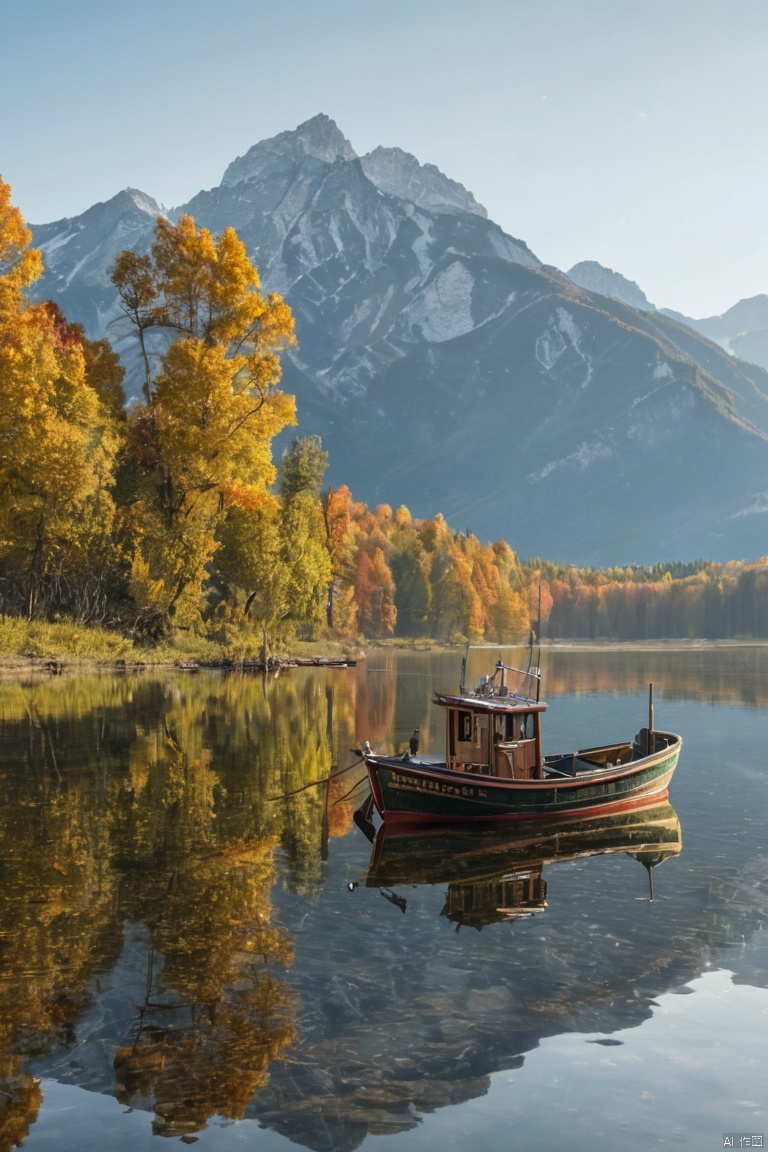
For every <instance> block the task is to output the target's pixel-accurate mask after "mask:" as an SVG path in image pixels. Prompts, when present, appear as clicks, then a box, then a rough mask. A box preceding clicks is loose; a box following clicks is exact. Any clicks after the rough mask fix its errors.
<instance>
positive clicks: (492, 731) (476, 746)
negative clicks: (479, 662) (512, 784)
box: [437, 662, 547, 780]
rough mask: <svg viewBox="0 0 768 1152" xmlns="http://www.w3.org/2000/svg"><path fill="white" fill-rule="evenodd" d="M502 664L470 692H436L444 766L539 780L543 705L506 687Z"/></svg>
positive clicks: (541, 759) (544, 705)
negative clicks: (442, 714) (442, 725)
mask: <svg viewBox="0 0 768 1152" xmlns="http://www.w3.org/2000/svg"><path fill="white" fill-rule="evenodd" d="M505 671H506V669H505V667H504V665H502V664H501V662H499V664H498V665H497V670H496V673H495V674H494V676H492V677H484V678H483V679H482V680H481V681H480V683H479V684H478V685H477V687H476V688H475V690H474V692H462V694H461V695H460V696H442V695H438V697H437V703H439V704H442V705H443V706H444V707H445V709H446V728H447V730H446V766H447V767H448V768H451V769H453V770H454V771H458V772H462V771H463V772H476V773H481V774H483V775H488V776H494V777H497V778H498V779H501V780H541V779H542V778H543V775H544V773H543V757H542V751H541V713H542V712H545V711H546V708H547V705H546V704H544V703H541V702H539V701H538V700H531V699H527V698H526V697H522V696H517V695H515V694H514V693H512V692H510V691H509V689H508V687H507V685H506V682H505V677H504V673H505Z"/></svg>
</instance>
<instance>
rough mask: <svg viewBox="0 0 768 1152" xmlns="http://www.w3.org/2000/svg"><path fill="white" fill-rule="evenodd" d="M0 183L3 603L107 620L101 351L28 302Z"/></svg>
mask: <svg viewBox="0 0 768 1152" xmlns="http://www.w3.org/2000/svg"><path fill="white" fill-rule="evenodd" d="M30 240H31V234H30V232H29V230H28V229H27V228H26V226H25V224H24V221H23V218H22V216H21V214H20V213H19V211H18V210H17V209H16V208H14V207H13V206H12V205H11V202H10V188H9V187H8V185H7V184H4V183H3V182H2V180H0V596H1V597H2V603H3V605H4V606H5V608H6V609H11V610H16V611H18V610H21V611H23V612H24V613H25V614H26V615H27V616H29V617H33V616H35V615H37V614H40V613H53V612H55V611H73V612H75V613H76V614H77V615H79V616H80V617H81V618H82V619H92V618H94V616H97V615H99V614H100V613H102V612H103V606H104V588H103V584H104V572H105V568H106V567H107V566H108V564H109V559H110V553H111V544H110V533H111V525H112V517H113V512H114V507H113V503H112V497H111V492H110V489H111V486H112V482H113V474H114V464H115V457H116V453H117V449H118V446H119V441H120V433H119V428H118V425H119V418H118V416H117V408H118V406H119V399H120V396H121V389H120V380H121V369H120V367H119V365H118V364H117V362H116V360H115V358H114V354H113V353H112V352H111V349H109V348H108V345H106V344H102V345H100V346H97V345H96V344H91V343H90V342H89V341H87V340H86V339H85V336H84V334H83V331H82V329H81V328H79V327H78V326H76V325H71V324H68V323H67V321H66V319H65V318H64V317H63V315H62V314H61V312H60V310H59V309H58V307H57V306H56V305H52V304H46V303H43V304H32V303H31V302H30V300H29V299H28V297H27V289H28V288H29V287H30V286H31V284H32V283H34V281H35V280H36V279H37V278H38V277H39V276H40V274H41V272H42V261H41V258H40V253H39V252H37V251H36V250H35V249H32V248H30V247H29V244H30Z"/></svg>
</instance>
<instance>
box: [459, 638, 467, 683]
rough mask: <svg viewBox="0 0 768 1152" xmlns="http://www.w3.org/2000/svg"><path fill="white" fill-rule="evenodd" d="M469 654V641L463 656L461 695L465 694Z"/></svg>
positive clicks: (460, 681)
mask: <svg viewBox="0 0 768 1152" xmlns="http://www.w3.org/2000/svg"><path fill="white" fill-rule="evenodd" d="M468 654H469V643H467V646H466V648H465V649H464V655H463V656H462V658H461V678H460V680H459V695H460V696H463V695H464V677H465V675H466V672H467V655H468Z"/></svg>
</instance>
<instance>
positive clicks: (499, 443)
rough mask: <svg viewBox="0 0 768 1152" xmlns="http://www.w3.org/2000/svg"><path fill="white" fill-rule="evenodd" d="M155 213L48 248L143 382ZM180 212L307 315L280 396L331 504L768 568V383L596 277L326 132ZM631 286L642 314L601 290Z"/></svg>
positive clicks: (280, 150) (382, 154)
mask: <svg viewBox="0 0 768 1152" xmlns="http://www.w3.org/2000/svg"><path fill="white" fill-rule="evenodd" d="M159 211H161V209H160V208H159V206H158V205H157V204H156V202H155V201H154V200H152V199H151V198H150V197H148V196H144V195H143V194H141V193H137V192H135V191H131V190H127V191H126V192H123V193H120V194H118V195H117V196H116V197H114V198H113V199H112V200H110V201H108V202H107V203H106V204H100V205H95V206H94V207H93V208H91V209H89V210H88V212H86V213H84V214H83V215H82V216H80V217H77V218H76V219H72V220H64V221H58V222H56V223H55V224H49V225H44V226H42V227H36V228H35V229H34V235H35V242H36V243H38V244H40V245H41V246H42V247H43V250H44V253H45V256H46V265H47V271H46V276H45V279H44V280H43V281H42V283H41V285H40V294H41V295H42V296H51V297H53V298H54V299H56V300H57V301H58V303H59V304H60V305H61V307H62V308H63V309H64V311H65V313H66V314H67V316H69V317H70V318H71V319H75V320H79V321H80V322H81V323H83V324H84V325H85V327H86V329H87V331H88V333H89V335H91V336H100V335H102V334H104V332H107V333H108V334H109V335H110V336H111V337H112V339H113V341H115V340H116V341H117V347H118V348H119V350H121V353H123V354H125V356H126V358H127V362H128V364H129V367H130V364H131V361H130V354H129V345H128V344H127V342H126V341H125V339H124V338H122V336H121V328H120V323H119V322H118V321H117V319H116V318H117V316H118V312H117V305H116V298H115V293H114V291H113V289H112V288H111V285H110V282H109V279H108V269H109V266H110V264H111V262H112V261H113V260H114V257H115V255H116V254H117V252H118V251H120V250H121V249H122V248H124V247H126V246H132V247H136V248H137V249H140V250H142V249H145V248H147V247H148V245H149V244H150V242H151V237H152V229H153V226H154V220H155V218H156V216H157V214H158V212H159ZM181 212H189V213H191V214H192V215H193V216H194V217H195V219H196V220H197V222H198V223H199V224H201V225H204V226H205V227H208V228H210V229H212V230H213V231H216V232H219V231H221V230H222V229H223V228H224V227H225V226H227V225H231V226H233V227H235V228H236V229H237V231H238V233H239V234H240V236H241V238H242V239H243V241H244V242H245V244H246V246H247V248H248V251H249V253H250V255H251V257H252V258H253V259H254V261H255V262H256V264H257V265H258V267H259V270H260V273H261V276H262V281H263V283H264V286H265V288H266V289H268V290H270V291H279V292H282V293H283V294H284V295H285V297H286V298H287V300H288V302H289V303H290V305H291V307H292V309H293V311H294V315H295V317H296V331H297V337H298V341H299V344H298V348H297V350H296V351H295V352H294V351H291V352H290V353H289V354H287V355H286V356H285V358H284V374H283V381H284V387H285V388H286V390H288V391H291V392H293V393H295V395H296V397H297V403H298V411H299V417H300V429H299V430H300V431H301V432H305V433H310V432H311V433H318V434H320V435H321V436H322V438H323V443H324V446H325V447H326V448H327V449H328V450H329V452H330V459H331V465H330V469H329V474H328V481H329V483H331V484H333V485H338V484H341V483H347V484H349V486H350V487H351V489H352V491H353V494H354V495H355V497H356V498H357V499H361V500H365V501H366V502H368V503H369V504H371V505H375V504H377V503H379V502H386V503H389V504H392V505H393V506H397V505H399V504H406V505H407V506H408V507H409V508H410V510H411V512H412V513H413V515H415V516H433V515H435V514H436V513H437V512H438V511H441V512H443V514H444V515H445V516H446V518H447V519H448V521H449V523H451V524H452V525H453V526H454V527H457V528H461V529H464V528H465V527H467V526H468V527H469V528H471V530H472V531H473V532H475V533H476V534H477V535H478V536H480V537H481V538H482V539H499V538H505V539H507V540H508V541H509V542H510V543H511V544H512V546H513V547H515V548H516V549H517V550H518V551H519V552H520V553H521V554H522V555H524V556H531V555H536V554H538V555H542V556H546V557H548V558H551V559H554V560H562V561H569V562H573V563H580V564H595V565H598V564H609V563H622V564H624V563H634V562H648V563H651V562H654V561H656V560H659V559H663V558H677V559H692V558H695V557H696V556H700V555H701V556H705V557H708V558H712V559H727V558H732V557H755V556H758V555H763V554H765V553H768V534H767V533H766V526H768V374H766V373H765V372H764V371H761V370H760V369H759V368H756V367H753V366H751V365H749V364H745V363H741V362H738V361H736V360H734V359H733V358H732V357H730V356H729V355H728V354H727V353H726V352H725V351H724V350H723V349H722V348H721V347H720V346H718V344H717V343H714V342H713V341H712V340H710V339H707V338H705V337H704V336H703V335H702V334H700V333H697V332H695V331H693V330H692V329H691V328H690V327H688V326H685V325H684V324H681V323H679V322H677V321H676V320H675V319H673V318H672V317H669V316H665V315H662V314H660V313H657V312H653V311H649V309H650V305H648V303H647V300H646V298H645V297H644V296H643V294H642V293H641V292H640V290H639V289H637V286H636V285H634V286H633V285H631V282H630V281H627V280H625V278H623V277H620V276H619V274H618V273H612V272H610V270H605V271H606V272H607V273H610V277H609V280H606V279H605V278H603V279H599V278H598V279H597V280H596V279H594V275H595V272H594V269H593V270H592V273H590V274H591V275H593V279H592V280H591V281H590V285H594V284H597V283H599V285H600V287H601V288H602V289H603V290H602V291H598V290H597V289H596V288H595V287H593V286H590V287H588V288H584V287H580V286H579V285H578V284H577V283H575V282H574V279H573V277H572V276H566V275H565V274H564V273H562V272H559V271H558V270H557V269H554V268H551V267H544V266H542V264H541V262H540V261H539V260H538V258H537V257H536V256H535V255H534V254H533V253H532V252H531V251H530V249H529V248H528V247H527V245H526V244H525V243H524V241H522V240H519V239H515V238H514V237H511V236H509V235H507V234H506V233H505V232H504V231H503V230H502V229H501V228H500V227H499V226H498V225H497V224H495V223H494V222H493V221H491V220H489V219H488V218H487V216H486V214H485V210H484V209H483V208H482V207H481V205H479V204H478V203H477V201H476V200H475V198H474V196H473V195H472V194H471V193H470V192H468V191H467V190H466V189H465V188H463V187H462V186H461V185H460V184H458V183H457V182H456V181H454V180H451V179H449V178H448V177H447V176H445V175H444V174H443V173H441V172H440V171H439V170H438V169H437V168H435V167H434V166H433V165H429V164H426V165H423V164H420V163H419V161H418V160H416V159H415V158H414V157H413V156H410V155H409V154H408V153H406V152H403V151H402V150H400V149H398V148H386V149H384V148H377V149H375V150H374V151H373V152H371V153H369V154H368V155H367V156H362V157H358V156H357V155H356V154H355V152H354V149H353V148H352V146H351V144H350V143H349V141H348V140H347V139H346V138H345V137H344V135H343V134H342V133H341V131H340V130H339V129H338V127H337V126H336V124H334V122H333V121H332V120H330V119H329V118H328V117H326V116H316V117H315V118H314V119H312V120H309V121H307V122H306V123H305V124H302V125H300V126H299V127H298V128H297V129H296V130H295V131H289V132H283V133H281V134H280V135H279V136H276V137H275V138H274V139H272V140H267V141H262V142H261V143H259V144H256V145H255V146H254V147H253V148H251V149H250V150H249V151H248V152H246V153H245V155H244V156H242V157H239V158H238V159H236V160H235V161H233V163H232V164H230V165H229V167H228V168H227V170H226V172H225V173H224V177H223V179H222V182H221V184H220V185H219V186H218V187H216V188H213V189H210V190H207V191H202V192H200V193H198V194H197V195H196V196H195V197H194V198H193V199H192V200H190V201H189V202H188V203H187V204H186V205H183V206H181V207H179V208H177V209H174V210H172V211H171V212H168V213H167V214H168V215H169V216H170V217H171V218H172V219H175V218H177V217H178V215H179V214H180V213H181ZM590 266H591V265H590ZM577 267H582V268H583V266H577ZM595 267H596V268H599V266H595ZM588 271H589V270H588ZM571 272H572V273H573V272H574V270H573V269H572V270H571ZM577 274H578V273H577ZM626 285H630V286H631V287H632V288H634V289H636V291H637V293H639V294H640V297H641V298H642V300H644V301H645V304H646V306H645V307H642V308H639V307H636V306H635V304H633V303H632V299H634V300H637V299H638V297H637V296H634V297H632V298H631V299H630V301H629V302H626V301H623V300H621V299H619V300H617V299H613V298H612V297H611V294H610V293H608V292H607V291H606V288H607V287H611V286H613V287H614V289H616V288H621V289H622V291H623V292H625V294H626V291H627V289H626Z"/></svg>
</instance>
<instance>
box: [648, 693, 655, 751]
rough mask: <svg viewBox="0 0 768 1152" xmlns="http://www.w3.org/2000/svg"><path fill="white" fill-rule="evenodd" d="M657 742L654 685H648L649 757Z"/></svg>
mask: <svg viewBox="0 0 768 1152" xmlns="http://www.w3.org/2000/svg"><path fill="white" fill-rule="evenodd" d="M655 744H656V740H655V738H654V735H653V684H649V685H648V755H649V756H650V755H651V754H652V753H653V751H654V749H655Z"/></svg>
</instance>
